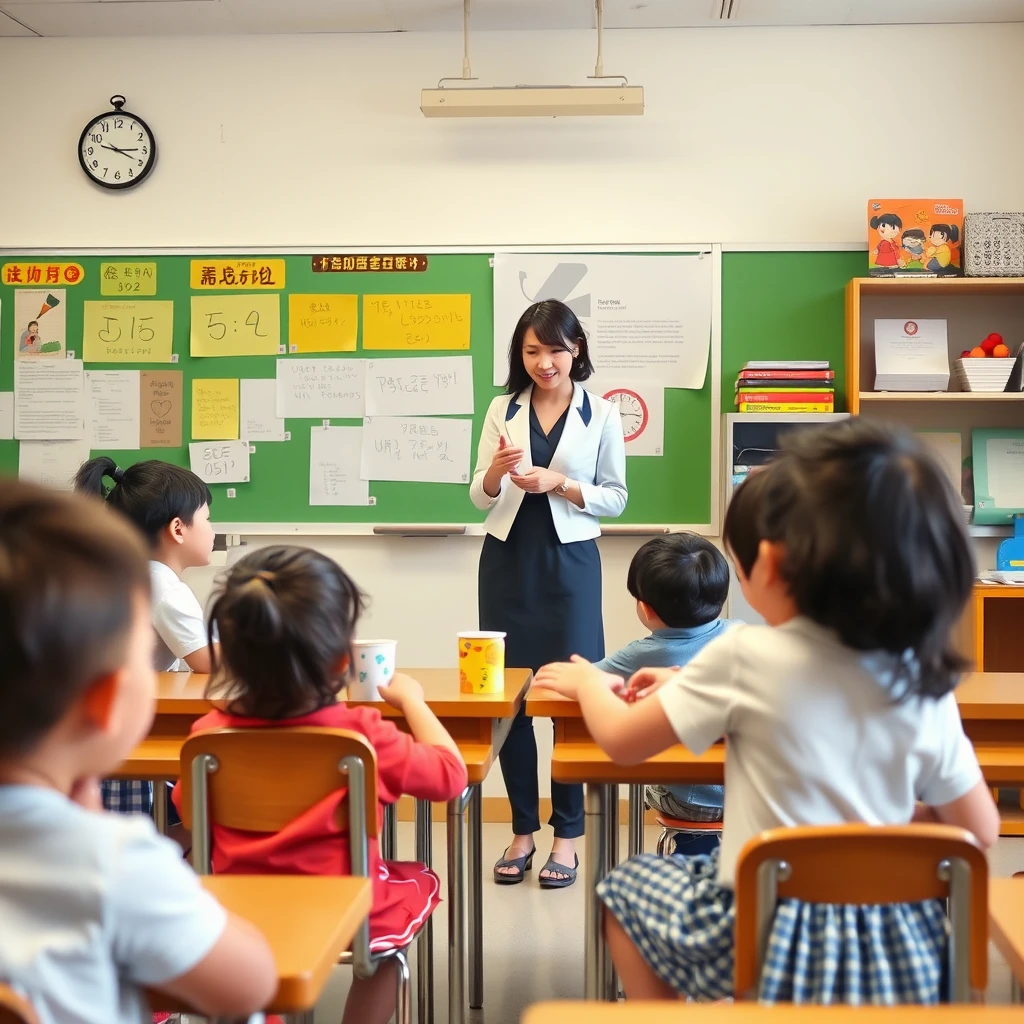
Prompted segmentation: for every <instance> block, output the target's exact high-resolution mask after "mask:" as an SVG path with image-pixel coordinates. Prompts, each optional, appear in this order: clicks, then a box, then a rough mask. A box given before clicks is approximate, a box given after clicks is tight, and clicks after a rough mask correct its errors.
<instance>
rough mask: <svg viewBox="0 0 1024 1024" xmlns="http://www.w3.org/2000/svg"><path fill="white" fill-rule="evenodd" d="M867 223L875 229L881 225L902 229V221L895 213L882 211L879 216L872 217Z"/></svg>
mask: <svg viewBox="0 0 1024 1024" xmlns="http://www.w3.org/2000/svg"><path fill="white" fill-rule="evenodd" d="M869 223H870V224H871V226H872V227H873V228H875V229H876V230H877V229H878V228H881V227H887V228H896V230H897V231H901V230H902V229H903V221H902V220H900V218H899V217H898V216H897V215H896V214H895V213H883V214H882V216H881V217H872V218H871V220H870V222H869Z"/></svg>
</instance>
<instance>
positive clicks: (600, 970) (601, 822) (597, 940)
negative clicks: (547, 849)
mask: <svg viewBox="0 0 1024 1024" xmlns="http://www.w3.org/2000/svg"><path fill="white" fill-rule="evenodd" d="M608 789H612V790H613V791H614V787H610V786H602V785H600V784H599V783H596V782H588V783H587V788H586V796H585V801H584V804H585V806H584V814H585V819H586V855H587V870H586V872H585V874H586V879H585V882H586V892H585V894H584V900H585V903H584V907H585V924H584V939H583V944H584V960H583V993H584V998H585V999H589V1000H595V999H603V998H604V994H605V991H606V976H605V960H604V953H603V951H602V946H603V945H604V941H603V936H602V933H601V932H602V930H601V916H602V910H601V904H600V902H599V901H598V898H597V883H598V882H599V881H600V880H601V879H602V878H604V876H605V875H606V874H607V872H608V864H607V860H606V858H607V855H608V838H607V832H606V828H605V816H606V812H607V809H608V797H607V793H606V791H607V790H608Z"/></svg>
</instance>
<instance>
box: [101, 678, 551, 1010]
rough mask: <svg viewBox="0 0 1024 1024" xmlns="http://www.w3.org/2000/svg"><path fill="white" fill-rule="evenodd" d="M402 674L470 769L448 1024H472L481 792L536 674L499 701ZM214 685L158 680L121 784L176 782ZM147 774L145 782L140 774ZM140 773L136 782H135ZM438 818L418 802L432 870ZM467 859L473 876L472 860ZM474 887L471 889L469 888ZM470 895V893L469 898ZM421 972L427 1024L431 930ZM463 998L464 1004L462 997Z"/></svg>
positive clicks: (454, 889)
mask: <svg viewBox="0 0 1024 1024" xmlns="http://www.w3.org/2000/svg"><path fill="white" fill-rule="evenodd" d="M399 671H402V672H406V673H407V674H408V675H411V676H413V677H414V678H416V679H418V680H419V682H420V684H421V685H422V686H423V693H424V697H425V698H426V702H427V704H428V706H429V707H430V709H431V710H432V711H433V712H434V714H435V715H437V717H438V718H439V719H440V720H441V722H442V724H443V725H444V726H445V728H446V729H447V730H448V732H449V733H450V734H451V736H452V737H453V739H454V740H455V742H456V744H457V745H458V747H459V752H460V753H461V754H462V757H463V760H464V761H465V762H466V773H467V776H468V781H469V786H468V788H467V789H466V791H465V792H464V793H462V794H461V795H460V796H459V797H457V798H456V799H455V800H451V801H449V803H448V816H447V830H448V844H447V845H448V934H449V940H450V942H451V951H452V952H451V955H450V956H449V957H448V991H449V1001H448V1005H449V1020H450V1022H451V1024H462V1022H463V1021H464V1020H465V1003H466V972H465V967H466V965H467V963H468V967H469V992H468V996H469V1000H468V1001H469V1005H470V1006H472V1007H474V1008H477V1007H480V1006H483V890H482V873H483V851H482V843H483V815H482V811H483V805H482V796H481V785H482V783H483V781H484V779H485V778H486V777H487V773H488V772H489V771H490V769H491V766H492V765H493V764H494V759H495V757H497V755H498V752H499V751H500V750H501V747H502V744H503V743H504V742H505V737H506V736H507V735H508V730H509V728H510V727H511V725H512V719H513V718H515V716H516V714H517V712H518V711H519V707H520V705H521V704H522V702H523V700H524V698H525V696H526V692H527V690H528V689H529V686H530V681H531V679H532V673H531V672H530V671H529V669H515V668H510V669H506V670H505V689H504V691H503V692H502V693H496V694H471V693H462V692H461V691H460V689H459V673H458V669H454V668H400V669H399ZM208 679H209V677H208V676H205V675H196V674H192V673H187V672H161V673H159V674H158V677H157V698H156V717H155V719H154V722H153V728H152V730H151V731H150V735H149V737H148V738H147V739H146V740H144V741H143V742H142V743H141V744H140V745H139V746H138V747H137V748H136V750H135V751H134V752H133V753H132V756H131V757H130V758H128V760H127V761H125V763H124V764H123V765H122V766H121V768H120V769H119V771H118V773H117V777H120V778H155V777H167V778H177V775H178V768H177V767H176V766H175V768H174V770H173V772H172V773H171V774H170V775H168V776H156V775H155V774H154V772H155V771H166V770H168V768H169V766H170V762H171V761H172V760H176V759H177V756H178V755H177V753H175V752H174V750H173V743H174V742H175V738H176V742H177V746H178V750H179V751H180V745H181V742H182V740H183V739H184V738H185V737H186V736H188V734H189V731H190V729H191V727H192V723H193V722H194V721H195V719H196V718H198V717H199V716H200V715H204V714H206V712H207V711H209V710H210V707H211V705H210V703H209V701H207V700H206V698H205V696H204V694H205V692H206V686H207V682H208ZM350 703H351V704H352V705H353V706H364V705H367V706H371V707H375V708H377V709H378V710H379V711H380V713H381V715H383V716H384V717H385V718H392V719H395V720H396V724H398V725H399V727H402V726H404V722H403V720H402V716H401V714H400V713H399V712H398V711H397V710H396V709H395V708H392V707H391V706H390V705H388V704H385V703H384V702H383V701H352V702H350ZM140 770H144V771H145V772H146V773H145V774H139V772H140ZM133 773H134V774H133ZM467 811H468V817H469V841H468V858H467V855H466V853H465V851H466V848H467V843H466V813H467ZM395 824H396V818H395V812H394V808H390V809H389V813H388V814H387V815H386V818H385V835H384V836H382V853H384V854H385V855H390V856H394V850H395V845H396V844H395V838H394V837H395ZM430 825H431V814H430V804H429V802H427V801H418V802H417V808H416V859H417V860H420V861H422V862H423V863H426V864H430V863H431V862H432V860H433V851H432V842H431V832H430ZM467 859H468V870H467V865H466V860H467ZM467 879H468V883H467ZM467 889H468V892H467ZM467 897H468V903H469V942H468V950H467V942H466V914H465V908H466V902H467ZM421 942H422V943H423V944H422V945H421V946H420V953H421V956H420V963H421V964H423V967H422V968H421V969H419V974H418V978H419V1003H420V1007H421V1014H420V1019H421V1020H423V1018H424V1012H425V1010H426V1007H427V1006H430V1007H431V1008H430V1011H429V1012H430V1013H432V1012H433V1010H432V986H433V977H432V973H433V956H432V944H433V938H432V932H431V926H430V923H429V922H428V924H427V927H426V928H424V930H423V931H422V932H421ZM459 993H461V998H460V996H459Z"/></svg>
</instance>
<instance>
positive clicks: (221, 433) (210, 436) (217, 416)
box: [192, 377, 238, 441]
mask: <svg viewBox="0 0 1024 1024" xmlns="http://www.w3.org/2000/svg"><path fill="white" fill-rule="evenodd" d="M192 439H193V440H194V441H237V440H238V378H237V377H236V378H233V379H226V380H214V379H211V378H206V379H193V381H192Z"/></svg>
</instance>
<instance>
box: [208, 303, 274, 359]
mask: <svg viewBox="0 0 1024 1024" xmlns="http://www.w3.org/2000/svg"><path fill="white" fill-rule="evenodd" d="M280 344H281V296H280V295H193V296H192V328H191V347H190V351H191V353H192V355H194V356H276V355H277V353H278V347H279V346H280Z"/></svg>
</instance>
